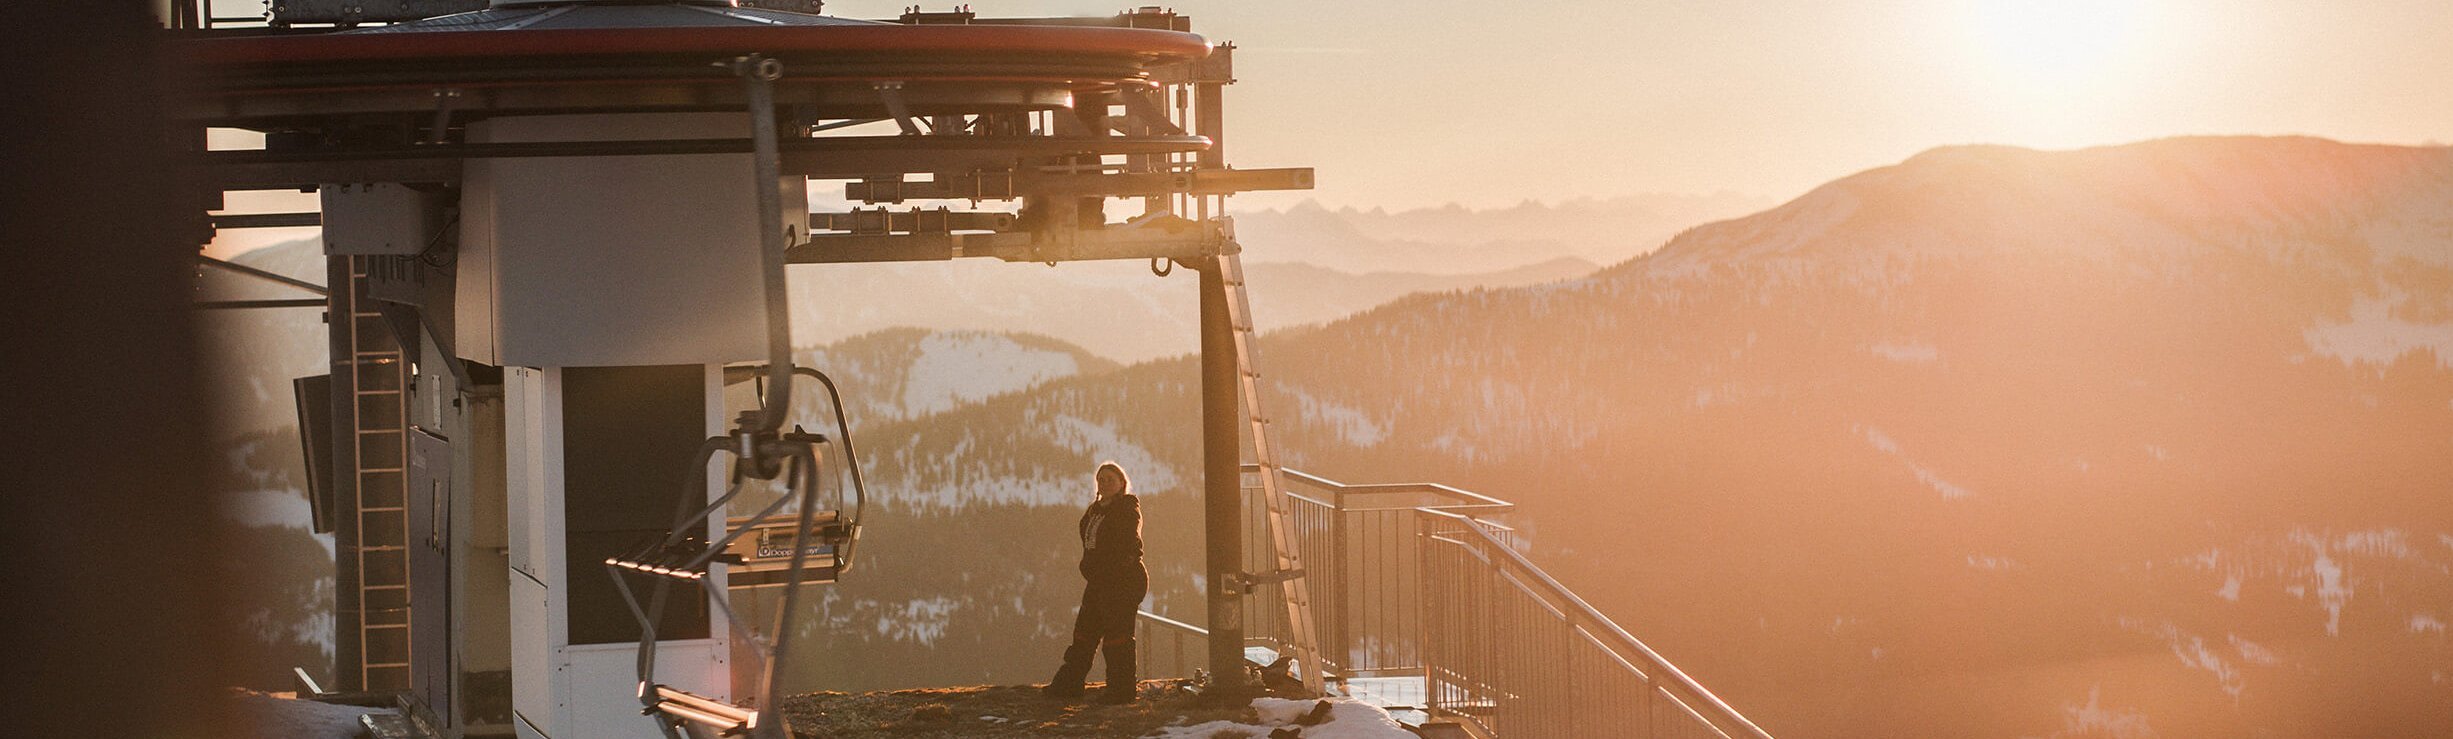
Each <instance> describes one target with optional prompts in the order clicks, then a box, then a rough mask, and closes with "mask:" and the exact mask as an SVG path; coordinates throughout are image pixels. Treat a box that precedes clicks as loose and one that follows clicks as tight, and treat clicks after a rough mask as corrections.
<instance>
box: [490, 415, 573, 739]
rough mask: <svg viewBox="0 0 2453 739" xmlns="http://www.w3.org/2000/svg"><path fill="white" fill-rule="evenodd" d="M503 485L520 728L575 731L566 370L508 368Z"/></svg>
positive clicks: (514, 690)
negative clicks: (567, 576) (568, 650)
mask: <svg viewBox="0 0 2453 739" xmlns="http://www.w3.org/2000/svg"><path fill="white" fill-rule="evenodd" d="M503 400H504V403H503V405H504V408H505V413H504V419H503V437H504V444H505V448H504V454H505V456H506V458H507V463H508V466H509V470H508V474H506V476H505V480H504V483H505V484H504V492H505V494H506V497H508V498H509V505H508V506H507V508H508V509H509V510H508V511H507V513H508V514H509V515H508V518H509V524H510V529H511V531H510V533H511V558H510V560H511V561H510V566H511V576H510V581H511V705H512V709H513V712H514V713H515V714H517V715H516V717H515V721H514V722H515V723H523V722H524V724H525V725H524V726H523V727H522V728H521V731H523V732H527V731H530V730H532V729H533V730H535V731H540V732H543V733H544V735H546V736H560V737H566V738H567V737H572V736H577V735H575V734H571V733H569V731H568V727H570V726H571V712H570V692H571V691H570V686H571V673H570V665H569V662H568V658H567V656H565V655H564V653H563V649H564V647H565V645H567V644H569V643H570V634H569V624H570V621H569V619H568V618H567V613H566V612H565V611H566V609H567V608H568V604H567V601H566V600H565V599H566V598H567V595H566V594H565V593H564V592H563V591H562V582H563V579H564V575H563V573H564V569H563V564H562V560H563V531H564V521H563V516H562V371H561V370H559V369H552V368H548V369H536V368H531V367H512V368H508V369H506V370H504V372H503Z"/></svg>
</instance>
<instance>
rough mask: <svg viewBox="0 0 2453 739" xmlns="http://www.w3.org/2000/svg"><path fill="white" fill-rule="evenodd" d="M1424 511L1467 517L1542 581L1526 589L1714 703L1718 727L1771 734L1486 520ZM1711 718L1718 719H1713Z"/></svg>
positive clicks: (1502, 553) (1623, 654)
mask: <svg viewBox="0 0 2453 739" xmlns="http://www.w3.org/2000/svg"><path fill="white" fill-rule="evenodd" d="M1422 514H1423V515H1426V516H1441V517H1446V518H1451V519H1455V520H1458V521H1462V522H1464V524H1465V525H1464V526H1463V527H1461V528H1462V530H1464V531H1466V532H1470V534H1471V535H1472V536H1475V537H1479V538H1480V539H1482V540H1483V541H1484V542H1486V543H1488V544H1489V545H1490V547H1489V550H1490V551H1491V552H1493V553H1494V556H1493V557H1491V559H1490V561H1491V562H1493V563H1495V564H1498V565H1500V566H1502V567H1505V568H1507V569H1509V570H1511V571H1512V574H1514V575H1516V576H1517V577H1516V578H1514V579H1516V581H1517V582H1518V583H1520V584H1525V583H1530V584H1538V585H1539V586H1540V587H1526V588H1523V589H1524V590H1525V591H1526V592H1527V594H1529V595H1533V596H1535V597H1537V598H1540V599H1542V600H1544V601H1548V603H1546V605H1548V606H1550V607H1551V608H1552V609H1554V610H1556V611H1558V612H1560V613H1562V614H1565V615H1566V616H1567V617H1568V618H1569V620H1570V621H1571V622H1573V623H1575V625H1576V626H1578V627H1580V628H1582V629H1584V631H1585V633H1587V634H1589V635H1591V636H1592V637H1593V638H1594V639H1595V640H1596V641H1597V642H1599V643H1601V645H1602V646H1603V647H1604V648H1607V649H1610V651H1612V652H1614V653H1616V654H1614V655H1613V656H1616V657H1618V658H1619V659H1621V660H1624V661H1626V662H1629V663H1639V662H1640V663H1642V664H1643V665H1644V667H1645V672H1646V673H1648V674H1653V675H1655V678H1654V679H1653V680H1651V682H1654V683H1656V684H1660V683H1663V682H1666V683H1667V685H1666V686H1664V687H1673V688H1675V689H1676V691H1677V692H1681V693H1686V694H1688V695H1685V696H1678V697H1679V699H1680V702H1681V703H1687V704H1689V705H1688V708H1689V710H1695V711H1696V712H1697V713H1702V712H1703V711H1701V710H1699V709H1698V707H1697V706H1696V705H1694V704H1696V703H1700V704H1702V706H1703V707H1708V708H1710V709H1711V710H1710V712H1711V713H1712V714H1715V717H1706V720H1707V722H1708V723H1712V724H1715V725H1716V726H1717V725H1718V724H1720V723H1722V722H1723V721H1726V722H1728V723H1729V724H1730V725H1729V726H1726V727H1720V728H1722V729H1723V730H1724V731H1730V730H1735V731H1734V732H1733V733H1742V734H1743V735H1745V736H1751V737H1759V738H1760V739H1770V738H1771V734H1769V733H1767V732H1765V731H1764V730H1763V729H1762V727H1759V726H1756V725H1755V723H1754V722H1753V721H1751V720H1748V719H1747V718H1746V716H1745V714H1741V713H1738V711H1737V709H1736V708H1733V707H1731V706H1730V705H1729V704H1728V703H1727V702H1725V701H1722V700H1721V698H1720V696H1718V695H1714V694H1713V693H1712V691H1711V690H1710V689H1707V688H1705V687H1704V686H1703V684H1702V683H1698V682H1696V681H1695V679H1694V678H1692V677H1689V676H1687V674H1686V672H1685V671H1683V670H1680V669H1678V667H1677V666H1676V665H1673V664H1670V662H1669V660H1668V659H1666V658H1663V657H1662V656H1661V654H1660V653H1659V652H1655V651H1653V649H1652V647H1650V646H1647V645H1645V644H1644V642H1643V641H1642V640H1639V639H1637V638H1635V636H1634V635H1632V634H1628V633H1627V630H1626V629H1623V628H1620V627H1619V625H1618V622H1616V621H1612V620H1610V617H1608V616H1605V615H1602V613H1601V611H1600V610H1598V609H1595V608H1593V606H1592V604H1589V603H1586V602H1584V599H1583V598H1581V597H1578V596H1577V595H1576V593H1575V591H1572V590H1569V589H1567V586H1565V585H1562V584H1560V583H1559V581H1558V580H1557V579H1555V578H1552V577H1551V576H1550V573H1548V572H1545V571H1543V570H1542V568H1541V567H1540V566H1538V565H1535V564H1533V561H1532V560H1531V559H1528V558H1526V557H1525V555H1524V554H1523V553H1520V552H1518V551H1516V548H1515V547H1513V546H1509V545H1508V544H1507V543H1506V542H1503V541H1500V540H1499V537H1496V536H1492V535H1491V533H1490V532H1488V531H1485V530H1483V527H1484V526H1485V525H1487V524H1486V522H1484V521H1482V520H1480V519H1476V518H1474V517H1472V516H1467V515H1462V514H1458V513H1451V512H1448V511H1440V510H1432V509H1429V508H1425V509H1423V510H1422ZM1528 578H1529V580H1528ZM1712 718H1717V719H1718V720H1712Z"/></svg>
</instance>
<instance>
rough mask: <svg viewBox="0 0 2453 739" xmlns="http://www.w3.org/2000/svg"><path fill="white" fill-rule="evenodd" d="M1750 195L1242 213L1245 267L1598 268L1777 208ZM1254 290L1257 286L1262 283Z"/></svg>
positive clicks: (1307, 206)
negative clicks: (1574, 262)
mask: <svg viewBox="0 0 2453 739" xmlns="http://www.w3.org/2000/svg"><path fill="white" fill-rule="evenodd" d="M1772 204H1773V201H1771V200H1769V199H1767V198H1762V197H1756V196H1751V195H1737V194H1733V193H1719V194H1714V195H1658V194H1656V195H1631V196H1625V197H1618V198H1609V199H1579V200H1570V201H1567V202H1564V203H1558V204H1545V203H1540V202H1536V201H1530V200H1528V201H1525V202H1523V203H1519V204H1517V205H1515V206H1513V207H1508V208H1492V209H1472V208H1466V207H1463V206H1459V205H1455V204H1449V205H1446V206H1442V207H1438V208H1421V209H1415V210H1404V211H1393V212H1392V211H1389V210H1386V209H1382V208H1373V209H1370V210H1357V209H1354V208H1339V209H1336V210H1330V209H1328V208H1324V207H1321V206H1320V204H1318V203H1315V202H1312V201H1308V200H1307V201H1304V202H1302V203H1299V204H1296V205H1294V206H1292V207H1289V208H1286V209H1283V210H1277V209H1264V210H1251V211H1241V210H1239V211H1236V212H1235V228H1236V236H1237V241H1239V242H1241V243H1242V244H1243V245H1244V248H1245V257H1244V258H1245V261H1248V262H1253V263H1268V262H1300V263H1305V264H1312V265H1317V266H1321V267H1326V268H1329V269H1333V270H1340V271H1345V272H1377V271H1385V270H1403V271H1413V272H1430V273H1437V274H1468V273H1474V272H1491V271H1496V270H1503V269H1509V268H1515V267H1522V266H1525V265H1530V264H1536V263H1539V262H1544V261H1549V260H1554V259H1561V258H1573V259H1580V260H1584V261H1588V262H1596V263H1600V264H1611V263H1616V262H1620V261H1625V260H1626V259H1628V258H1631V257H1634V256H1636V255H1639V254H1643V253H1645V252H1649V251H1652V250H1653V249H1655V248H1658V247H1660V246H1661V244H1662V243H1663V242H1665V241H1667V240H1668V239H1669V238H1670V236H1672V235H1674V234H1676V233H1678V232H1679V231H1681V230H1684V229H1687V228H1690V227H1693V226H1695V225H1697V224H1702V223H1708V222H1712V221H1717V220H1721V219H1724V218H1733V217H1737V216H1741V215H1745V214H1747V213H1752V212H1755V211H1758V210H1762V209H1764V208H1768V207H1771V206H1772ZM1254 284H1256V285H1257V284H1259V283H1258V281H1255V283H1254Z"/></svg>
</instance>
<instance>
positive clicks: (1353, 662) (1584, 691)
mask: <svg viewBox="0 0 2453 739" xmlns="http://www.w3.org/2000/svg"><path fill="white" fill-rule="evenodd" d="M1244 473H1245V475H1246V478H1245V481H1246V483H1248V484H1246V485H1245V486H1244V494H1245V496H1246V499H1245V506H1244V510H1245V515H1246V520H1245V522H1244V532H1245V536H1246V541H1245V547H1244V551H1245V559H1246V561H1245V566H1246V567H1247V568H1248V569H1249V571H1265V570H1267V569H1268V568H1269V567H1270V566H1271V564H1272V563H1271V562H1270V561H1269V558H1270V556H1271V555H1270V550H1269V545H1268V538H1267V537H1268V530H1267V529H1266V528H1265V527H1266V526H1267V525H1268V521H1267V513H1266V511H1265V510H1264V508H1263V505H1262V501H1261V500H1260V496H1261V491H1260V487H1259V485H1258V484H1257V481H1256V478H1253V477H1251V476H1252V475H1255V474H1258V469H1257V468H1256V467H1254V466H1251V465H1247V466H1245V467H1244ZM1283 474H1284V475H1285V477H1284V482H1285V484H1286V488H1287V492H1288V499H1289V502H1290V503H1291V504H1292V513H1293V516H1292V518H1293V521H1294V526H1295V528H1296V532H1295V533H1296V536H1295V539H1296V540H1297V541H1299V542H1300V543H1301V546H1302V547H1303V558H1304V563H1305V567H1306V568H1307V572H1306V573H1305V576H1304V578H1303V579H1302V580H1301V581H1299V582H1301V583H1302V584H1303V585H1304V586H1305V587H1307V588H1309V589H1310V590H1309V595H1310V596H1311V603H1312V607H1313V609H1314V614H1313V619H1314V621H1315V622H1316V623H1318V624H1320V630H1321V634H1320V638H1321V640H1322V641H1321V654H1322V655H1323V657H1322V659H1323V662H1325V663H1326V665H1325V666H1326V667H1328V668H1329V672H1330V674H1331V675H1332V676H1333V677H1335V678H1338V679H1341V680H1342V679H1345V678H1364V677H1397V678H1408V677H1410V678H1419V679H1421V680H1422V681H1423V687H1424V691H1423V692H1424V695H1425V698H1426V700H1427V703H1428V705H1427V706H1426V708H1427V709H1428V712H1429V713H1430V714H1432V715H1434V716H1438V717H1442V718H1446V719H1451V720H1455V721H1459V722H1463V723H1466V724H1469V725H1471V726H1472V727H1473V728H1475V729H1479V730H1481V731H1482V732H1483V733H1484V734H1486V735H1495V736H1503V737H1507V739H1518V737H1537V738H1539V737H1591V736H1626V737H1768V735H1767V734H1765V733H1764V732H1763V730H1762V729H1761V728H1760V727H1757V726H1755V725H1754V723H1753V722H1751V721H1748V720H1747V719H1746V717H1745V716H1743V715H1740V714H1739V713H1738V712H1737V711H1736V710H1735V709H1733V708H1730V707H1729V705H1728V704H1727V703H1725V702H1723V701H1721V699H1720V698H1718V697H1717V696H1714V695H1713V694H1712V693H1711V691H1709V690H1706V689H1704V687H1703V686H1702V685H1700V684H1697V683H1696V682H1695V680H1694V679H1692V678H1690V677H1688V676H1687V675H1686V674H1685V673H1683V672H1680V671H1679V670H1678V669H1677V668H1676V667H1675V666H1672V665H1671V664H1670V663H1669V662H1668V660H1665V659H1662V658H1661V656H1660V655H1659V654H1657V653H1655V652H1653V651H1652V649H1651V648H1650V647H1647V646H1645V645H1644V643H1643V642H1640V641H1637V640H1636V639H1635V638H1634V637H1633V636H1629V635H1628V634H1627V632H1626V631H1625V630H1623V629H1620V628H1619V627H1618V625H1617V624H1616V623H1613V622H1611V621H1610V619H1609V618H1608V617H1606V616H1603V615H1601V613H1600V612H1599V611H1596V610H1594V609H1593V607H1592V606H1591V605H1588V604H1586V603H1585V602H1584V600H1583V599H1582V598H1579V597H1577V596H1576V594H1575V593H1573V592H1570V591H1569V590H1568V589H1567V588H1566V587H1565V586H1562V585H1560V584H1559V583H1558V581H1557V580H1554V579H1552V578H1551V577H1550V575H1549V574H1548V573H1545V572H1543V571H1542V569H1541V568H1540V567H1537V566H1535V565H1534V564H1533V563H1532V561H1531V560H1529V559H1527V558H1526V557H1525V555H1524V551H1523V550H1524V542H1523V541H1522V540H1521V538H1519V537H1518V536H1517V534H1516V532H1515V530H1514V529H1511V528H1509V527H1508V526H1505V525H1503V524H1501V523H1499V522H1496V521H1492V520H1489V519H1488V518H1486V517H1487V516H1496V515H1500V514H1504V513H1507V512H1508V511H1510V510H1513V509H1514V508H1515V505H1514V504H1512V503H1509V502H1507V501H1504V500H1499V499H1497V498H1492V497H1490V496H1486V495H1482V494H1479V493H1475V492H1472V491H1468V490H1461V489H1457V488H1453V487H1449V486H1446V485H1434V484H1424V483H1408V484H1381V485H1355V484H1348V483H1343V482H1338V481H1336V480H1331V479H1328V478H1325V477H1320V476H1317V475H1312V474H1308V473H1304V472H1299V471H1296V470H1283ZM1282 587H1283V586H1282V585H1277V584H1271V585H1265V586H1261V587H1258V588H1255V589H1254V591H1253V593H1252V595H1251V597H1248V598H1245V599H1244V604H1243V608H1244V626H1245V629H1246V631H1245V641H1244V643H1245V645H1246V646H1248V647H1250V646H1261V647H1271V648H1276V647H1278V646H1279V645H1280V644H1282V643H1283V641H1282V640H1283V638H1284V636H1285V633H1286V629H1285V623H1284V621H1285V610H1284V608H1283V607H1282V604H1281V602H1280V600H1279V599H1280V598H1282V597H1283V596H1282V595H1281V592H1282V591H1281V588H1282ZM1137 632H1138V633H1137V635H1138V636H1139V637H1140V639H1141V643H1142V644H1143V647H1142V650H1141V652H1140V657H1141V660H1140V661H1141V663H1142V664H1141V666H1142V674H1143V675H1144V676H1147V677H1191V676H1192V675H1193V674H1194V671H1195V670H1196V669H1198V668H1200V667H1202V666H1204V665H1205V664H1206V662H1205V658H1206V654H1207V653H1206V652H1205V651H1204V650H1205V649H1206V644H1207V642H1208V638H1209V632H1208V631H1207V630H1204V629H1202V628H1200V627H1198V626H1194V625H1191V624H1188V623H1184V622H1181V621H1176V620H1173V619H1169V618H1166V617H1163V616H1159V615H1157V614H1154V613H1150V612H1147V611H1144V612H1142V613H1141V619H1140V624H1139V627H1138V628H1137Z"/></svg>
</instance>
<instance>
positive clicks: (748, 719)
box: [647, 685, 758, 736]
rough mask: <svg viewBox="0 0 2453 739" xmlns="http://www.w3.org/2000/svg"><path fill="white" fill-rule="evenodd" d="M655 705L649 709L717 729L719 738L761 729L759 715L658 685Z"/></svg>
mask: <svg viewBox="0 0 2453 739" xmlns="http://www.w3.org/2000/svg"><path fill="white" fill-rule="evenodd" d="M655 691H656V704H655V705H654V706H651V707H649V708H648V709H647V710H648V712H650V713H661V714H664V715H666V716H671V717H673V718H677V719H681V720H684V721H688V722H691V723H694V724H698V725H701V726H706V727H708V728H712V729H715V730H716V733H717V735H719V736H734V735H739V734H746V733H749V730H751V729H754V728H757V727H758V712H757V711H753V710H750V709H747V708H742V707H740V706H735V705H732V704H729V703H724V702H722V701H717V700H712V699H709V698H704V697H700V696H697V695H694V694H691V693H690V692H689V691H686V690H679V689H676V688H672V687H669V686H664V685H658V686H655Z"/></svg>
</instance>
